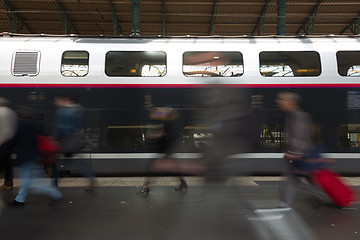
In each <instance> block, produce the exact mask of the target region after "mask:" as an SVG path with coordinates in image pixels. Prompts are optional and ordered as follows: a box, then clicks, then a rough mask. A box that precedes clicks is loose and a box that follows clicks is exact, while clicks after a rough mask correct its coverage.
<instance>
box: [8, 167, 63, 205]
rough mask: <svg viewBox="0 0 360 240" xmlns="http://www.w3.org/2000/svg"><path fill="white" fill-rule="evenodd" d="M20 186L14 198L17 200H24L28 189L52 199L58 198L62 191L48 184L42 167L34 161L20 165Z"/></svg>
mask: <svg viewBox="0 0 360 240" xmlns="http://www.w3.org/2000/svg"><path fill="white" fill-rule="evenodd" d="M20 168H21V169H20V178H21V181H22V182H21V186H20V189H19V192H18V194H17V196H16V198H15V200H16V201H18V202H25V199H26V197H27V195H28V193H29V191H30V190H32V191H33V192H34V193H37V194H44V195H47V196H49V197H51V198H52V199H55V200H56V199H60V198H62V197H63V195H62V193H61V192H60V191H59V190H58V189H56V188H54V187H51V186H49V182H48V179H47V178H46V177H45V173H44V167H43V166H41V165H39V164H36V163H35V162H27V163H24V164H22V165H21V166H20Z"/></svg>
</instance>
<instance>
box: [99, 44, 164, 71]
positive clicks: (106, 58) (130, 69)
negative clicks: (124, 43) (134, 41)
mask: <svg viewBox="0 0 360 240" xmlns="http://www.w3.org/2000/svg"><path fill="white" fill-rule="evenodd" d="M112 53H121V54H124V53H125V54H127V55H129V54H132V53H133V54H134V55H135V54H141V53H146V54H148V55H149V54H153V53H162V54H163V59H161V60H162V61H161V63H163V65H162V64H143V65H142V66H141V67H138V66H137V65H138V63H137V62H136V61H135V62H134V63H133V64H134V65H135V68H131V67H132V66H130V64H127V63H126V62H125V63H124V64H123V66H124V67H123V68H124V69H127V70H129V71H128V72H127V74H124V73H125V72H126V71H125V70H121V71H122V72H124V73H122V72H120V71H118V72H115V73H113V74H111V73H109V68H110V66H112V65H111V64H109V61H111V60H109V54H112ZM151 57H152V56H151V55H149V56H148V59H146V58H143V59H146V60H151ZM155 57H158V58H159V56H155ZM160 58H161V56H160ZM119 59H121V58H117V60H119ZM123 59H126V60H129V59H134V57H130V56H126V58H123ZM157 61H158V60H157ZM154 62H155V61H154ZM120 63H121V62H118V64H117V65H120ZM114 65H115V64H114ZM134 65H133V66H134ZM145 66H149V72H150V71H151V70H150V68H151V66H154V68H157V69H158V72H159V73H160V74H158V75H150V76H144V75H142V74H143V72H142V71H143V69H144V67H145ZM158 66H163V67H164V69H163V70H160V69H159V68H158ZM167 68H168V65H167V53H166V52H164V51H118V50H116V51H115V50H111V51H108V52H107V53H106V54H105V74H106V75H107V76H108V77H165V76H166V74H167ZM137 70H141V71H140V73H139V72H138V71H137ZM161 71H162V72H161ZM119 73H121V74H119ZM150 73H151V72H150Z"/></svg>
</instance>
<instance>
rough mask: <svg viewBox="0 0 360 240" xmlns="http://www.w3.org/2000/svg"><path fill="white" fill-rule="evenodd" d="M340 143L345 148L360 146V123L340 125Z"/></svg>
mask: <svg viewBox="0 0 360 240" xmlns="http://www.w3.org/2000/svg"><path fill="white" fill-rule="evenodd" d="M339 144H340V146H341V147H345V148H358V147H360V124H343V125H341V126H340V127H339Z"/></svg>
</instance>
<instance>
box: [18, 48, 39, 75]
mask: <svg viewBox="0 0 360 240" xmlns="http://www.w3.org/2000/svg"><path fill="white" fill-rule="evenodd" d="M39 63H40V52H39V51H17V52H15V53H14V55H13V62H12V74H13V75H15V76H36V75H37V74H38V73H39Z"/></svg>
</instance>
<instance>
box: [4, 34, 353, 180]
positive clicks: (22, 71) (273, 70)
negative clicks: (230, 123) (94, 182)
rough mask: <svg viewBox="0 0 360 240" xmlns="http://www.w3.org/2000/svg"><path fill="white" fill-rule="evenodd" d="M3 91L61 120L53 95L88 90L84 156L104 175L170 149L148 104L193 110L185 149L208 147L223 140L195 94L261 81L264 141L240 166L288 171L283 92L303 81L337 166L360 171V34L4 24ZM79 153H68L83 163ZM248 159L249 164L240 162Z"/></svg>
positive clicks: (258, 95) (317, 132) (62, 163)
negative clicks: (44, 29) (83, 29)
mask: <svg viewBox="0 0 360 240" xmlns="http://www.w3.org/2000/svg"><path fill="white" fill-rule="evenodd" d="M0 44H1V48H0V55H1V58H0V96H4V97H6V98H8V99H9V100H10V101H11V103H12V106H16V105H26V106H31V107H34V108H35V109H36V111H37V118H38V119H39V120H41V121H43V123H44V126H45V128H47V129H49V131H50V130H51V128H52V120H53V115H54V106H53V99H54V97H55V96H56V95H59V94H68V95H72V96H76V98H77V101H78V102H79V103H80V104H81V105H82V106H83V107H84V109H85V124H84V130H85V136H84V137H85V139H84V141H85V145H84V149H83V150H82V152H81V153H79V154H77V155H76V156H75V159H77V158H78V159H82V160H85V161H86V162H87V163H88V164H90V165H91V167H92V168H93V170H94V171H95V172H96V173H97V174H115V173H120V174H138V173H144V172H145V171H146V165H147V162H148V160H149V159H152V158H156V157H157V156H159V155H158V153H156V152H152V151H151V150H149V148H147V147H146V146H147V143H146V139H145V138H144V134H145V132H146V130H147V126H148V123H147V119H148V118H147V114H146V109H147V108H148V107H149V106H171V107H172V108H175V109H177V111H178V112H179V113H180V114H181V116H183V117H182V118H181V121H182V124H183V126H184V128H183V131H182V144H183V145H186V146H189V148H187V147H185V148H183V149H184V150H182V151H181V152H179V153H177V156H178V158H179V159H187V158H195V159H196V158H197V157H198V153H197V151H196V147H197V146H199V145H201V144H204V143H205V144H206V142H208V141H211V136H212V135H211V133H210V132H209V129H208V128H207V127H206V126H200V125H197V124H196V122H194V121H193V120H192V118H191V116H192V115H193V114H194V113H195V112H194V111H195V110H194V107H193V104H192V102H191V100H189V99H188V98H187V97H186V96H188V94H189V92H191V91H192V90H193V89H197V88H201V87H204V86H206V85H209V84H211V83H214V82H215V83H216V84H221V85H222V86H226V87H229V88H233V89H238V90H239V91H241V90H242V89H249V90H251V96H250V99H251V102H252V103H253V104H254V106H255V107H256V109H257V111H259V112H261V116H262V120H263V122H262V124H261V129H260V131H259V133H258V136H257V137H258V139H259V143H260V144H259V147H258V148H256V150H254V151H253V152H250V153H245V154H241V156H240V155H239V156H238V155H234V156H231V159H232V164H235V165H234V167H235V168H237V167H238V168H243V167H244V166H245V167H246V168H249V169H252V172H253V174H262V175H264V174H279V173H280V171H281V166H282V161H283V153H282V151H283V146H284V144H285V140H284V134H285V133H284V123H283V114H282V112H281V111H280V109H279V108H278V107H277V105H276V103H275V101H274V100H275V98H276V95H277V94H278V93H279V92H282V91H292V92H296V93H298V94H300V95H301V96H302V98H303V100H302V104H301V105H302V108H303V109H304V110H305V111H307V112H309V113H310V114H311V115H312V117H313V120H314V126H313V129H314V141H315V142H316V143H317V144H318V145H319V146H322V148H323V149H324V153H323V154H324V155H325V156H326V157H330V158H335V159H336V160H337V162H336V163H335V164H333V166H332V167H333V168H335V170H336V171H338V172H340V173H342V174H349V175H356V174H359V170H358V169H359V168H358V167H357V166H360V154H359V150H360V37H359V36H330V35H329V36H265V37H262V36H259V37H249V36H234V37H220V36H215V37H195V36H179V37H162V36H154V37H106V36H77V35H67V36H51V35H45V34H38V35H26V34H25V35H22V34H11V33H3V34H1V37H0ZM74 162H76V161H74V160H72V161H68V160H67V159H61V160H59V167H60V169H63V170H67V171H68V170H69V171H74V172H76V169H77V166H76V163H74ZM237 163H238V164H240V165H239V166H237V165H236V164H237Z"/></svg>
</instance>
